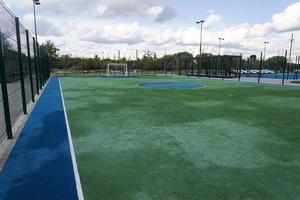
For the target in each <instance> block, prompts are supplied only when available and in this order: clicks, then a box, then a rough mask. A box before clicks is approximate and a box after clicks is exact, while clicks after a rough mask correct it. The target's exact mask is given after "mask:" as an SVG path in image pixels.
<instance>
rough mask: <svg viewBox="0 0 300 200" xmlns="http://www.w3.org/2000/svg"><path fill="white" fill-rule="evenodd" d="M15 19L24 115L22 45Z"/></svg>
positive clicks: (25, 111)
mask: <svg viewBox="0 0 300 200" xmlns="http://www.w3.org/2000/svg"><path fill="white" fill-rule="evenodd" d="M15 20H16V33H17V44H18V61H19V72H20V78H21V91H22V104H23V112H24V114H25V115H26V114H27V105H26V95H25V83H24V70H23V60H22V47H21V37H20V23H19V18H18V17H16V18H15Z"/></svg>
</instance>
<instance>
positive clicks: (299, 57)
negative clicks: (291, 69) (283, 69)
mask: <svg viewBox="0 0 300 200" xmlns="http://www.w3.org/2000/svg"><path fill="white" fill-rule="evenodd" d="M299 65H300V56H298V62H297V71H296V79H297V80H298V75H299Z"/></svg>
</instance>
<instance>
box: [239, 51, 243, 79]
mask: <svg viewBox="0 0 300 200" xmlns="http://www.w3.org/2000/svg"><path fill="white" fill-rule="evenodd" d="M242 64H243V55H242V54H241V56H240V67H239V81H241V76H242Z"/></svg>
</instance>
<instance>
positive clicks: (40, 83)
mask: <svg viewBox="0 0 300 200" xmlns="http://www.w3.org/2000/svg"><path fill="white" fill-rule="evenodd" d="M36 50H37V61H38V69H39V73H38V74H39V80H40V81H39V86H40V89H41V90H42V89H43V81H42V72H41V57H40V46H39V43H38V42H37V43H36Z"/></svg>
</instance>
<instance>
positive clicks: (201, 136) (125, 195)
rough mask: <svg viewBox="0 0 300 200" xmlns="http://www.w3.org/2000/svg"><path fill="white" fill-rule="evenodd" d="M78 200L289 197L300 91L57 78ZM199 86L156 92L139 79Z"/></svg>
mask: <svg viewBox="0 0 300 200" xmlns="http://www.w3.org/2000/svg"><path fill="white" fill-rule="evenodd" d="M61 81H62V86H63V93H64V96H65V103H66V107H67V113H68V118H69V123H70V127H71V132H72V136H73V141H74V146H75V152H76V158H77V162H78V167H79V172H80V177H81V182H82V187H83V192H84V196H85V199H87V200H89V199H95V200H96V199H109V200H114V199H115V200H123V199H124V200H127V199H128V200H134V199H139V200H150V199H155V200H156V199H161V200H176V199H188V200H194V199H268V200H269V199H299V197H300V124H299V119H300V89H297V88H287V87H277V86H266V85H260V86H258V85H255V84H240V83H233V82H226V81H210V80H205V79H204V80H203V79H201V80H192V79H179V78H165V77H152V78H151V77H149V78H142V79H101V78H62V79H61ZM157 81H158V82H162V81H167V82H170V81H174V82H188V83H201V84H204V85H206V86H207V87H206V88H202V89H193V90H157V89H143V88H139V87H137V86H136V84H138V83H143V82H157Z"/></svg>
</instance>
